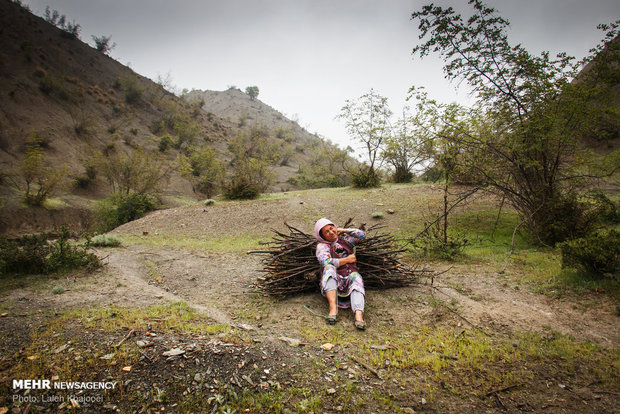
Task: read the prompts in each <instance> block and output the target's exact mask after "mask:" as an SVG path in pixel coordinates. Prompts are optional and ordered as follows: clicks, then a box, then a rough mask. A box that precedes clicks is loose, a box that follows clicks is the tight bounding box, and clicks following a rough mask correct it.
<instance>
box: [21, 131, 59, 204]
mask: <svg viewBox="0 0 620 414" xmlns="http://www.w3.org/2000/svg"><path fill="white" fill-rule="evenodd" d="M66 177H67V168H66V166H64V165H63V166H62V167H61V168H52V167H50V166H48V165H47V164H46V161H45V153H44V151H43V148H42V140H41V138H39V137H38V136H37V134H36V133H35V132H34V131H33V133H32V137H31V138H30V139H29V140H28V142H27V143H26V153H25V154H24V158H23V159H22V161H21V162H20V165H19V167H18V170H17V174H15V176H13V177H11V179H12V181H13V184H14V185H15V186H17V187H18V188H21V189H22V191H23V193H24V201H25V203H26V204H27V205H29V206H41V205H43V203H44V202H45V200H47V199H48V198H49V197H51V196H53V195H54V193H55V192H56V191H57V190H58V189H59V188H60V187H61V185H62V184H63V181H64V180H65V178H66Z"/></svg>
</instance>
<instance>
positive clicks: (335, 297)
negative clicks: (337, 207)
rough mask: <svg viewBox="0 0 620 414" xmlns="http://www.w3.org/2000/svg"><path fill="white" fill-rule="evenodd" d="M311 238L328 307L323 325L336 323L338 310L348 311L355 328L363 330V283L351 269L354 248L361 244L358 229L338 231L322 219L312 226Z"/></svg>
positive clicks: (362, 233)
mask: <svg viewBox="0 0 620 414" xmlns="http://www.w3.org/2000/svg"><path fill="white" fill-rule="evenodd" d="M314 235H315V236H316V238H317V240H318V241H319V243H318V245H317V247H316V257H317V259H318V260H319V263H320V264H321V266H322V268H323V275H322V277H321V293H322V294H323V295H324V296H325V297H326V298H327V302H328V303H329V315H328V316H327V323H328V324H330V325H333V324H335V323H336V317H337V315H338V307H340V308H345V309H346V308H348V307H351V309H352V310H353V312H354V313H355V327H356V328H357V329H360V330H364V329H366V323H365V322H364V296H365V292H364V281H363V280H362V276H361V275H360V274H359V269H358V268H357V266H356V265H355V263H356V261H357V259H356V258H355V251H354V246H355V244H357V243H359V242H360V241H362V240H364V236H365V233H364V231H363V230H359V229H339V228H337V227H336V225H335V224H334V223H332V222H331V221H330V220H328V219H326V218H322V219H320V220H318V221H317V222H316V224H315V225H314Z"/></svg>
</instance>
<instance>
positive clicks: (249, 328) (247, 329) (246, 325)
mask: <svg viewBox="0 0 620 414" xmlns="http://www.w3.org/2000/svg"><path fill="white" fill-rule="evenodd" d="M237 327H238V328H240V329H243V330H244V331H255V330H256V328H255V327H253V326H252V325H248V324H245V323H242V324H241V325H238V326H237Z"/></svg>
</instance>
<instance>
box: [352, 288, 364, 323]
mask: <svg viewBox="0 0 620 414" xmlns="http://www.w3.org/2000/svg"><path fill="white" fill-rule="evenodd" d="M364 303H365V298H364V294H363V293H361V292H358V291H357V290H354V291H353V292H351V309H352V310H353V312H355V320H356V321H362V322H363V321H364Z"/></svg>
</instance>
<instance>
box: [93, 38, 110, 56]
mask: <svg viewBox="0 0 620 414" xmlns="http://www.w3.org/2000/svg"><path fill="white" fill-rule="evenodd" d="M91 37H92V38H93V41H94V42H95V49H97V50H98V51H99V52H101V53H103V54H106V55H107V54H109V53H110V51H111V50H112V49H114V48H115V47H116V43H112V44H110V39H112V36H100V37H98V36H94V35H93V36H91Z"/></svg>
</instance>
